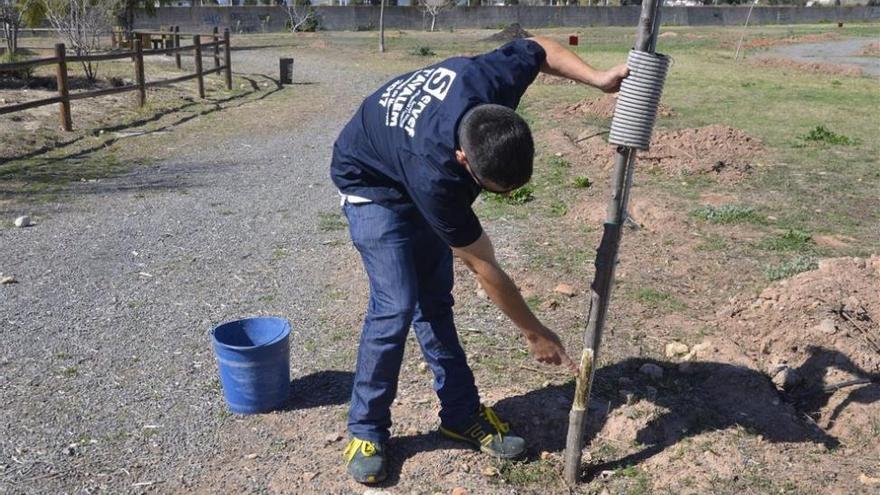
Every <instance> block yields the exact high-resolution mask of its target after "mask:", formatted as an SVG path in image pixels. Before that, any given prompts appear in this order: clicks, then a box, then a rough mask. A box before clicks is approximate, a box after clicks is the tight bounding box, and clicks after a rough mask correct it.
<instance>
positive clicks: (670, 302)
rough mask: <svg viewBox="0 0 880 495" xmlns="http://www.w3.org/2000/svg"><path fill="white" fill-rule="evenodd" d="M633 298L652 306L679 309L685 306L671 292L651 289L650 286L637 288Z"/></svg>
mask: <svg viewBox="0 0 880 495" xmlns="http://www.w3.org/2000/svg"><path fill="white" fill-rule="evenodd" d="M635 298H636V300H638V301H639V302H640V303H642V304H644V305H646V306H650V307H652V308H659V309H669V310H681V309H684V308H686V307H687V306H686V305H685V304H684V303H683V302H681V301H680V300H678V299H677V298H676V297H675V296H673V295H672V294H669V293H667V292H663V291H659V290H657V289H652V288H650V287H643V288H640V289H637V290H636V292H635Z"/></svg>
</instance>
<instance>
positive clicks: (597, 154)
mask: <svg viewBox="0 0 880 495" xmlns="http://www.w3.org/2000/svg"><path fill="white" fill-rule="evenodd" d="M605 135H606V134H605V132H604V131H601V130H599V129H597V128H588V129H586V130H584V131H583V132H581V133H580V134H579V135H577V136H573V135H571V134H568V135H567V136H568V138H569V141H570V142H571V143H574V144H576V145H577V146H578V148H579V149H580V151H581V154H580V156H581V157H582V159H583V160H586V161H587V162H588V163H591V164H599V165H600V166H601V167H602V168H608V167H610V166H611V164H612V158H613V154H614V148H613V146H610V145H609V144H608V143H607V142H606V141H605V139H604V136H605ZM557 141H558V139H557ZM763 149H764V148H763V145H762V144H761V142H760V140H758V139H757V138H754V137H752V136H749V135H748V134H746V133H745V132H743V131H740V130H738V129H734V128H732V127H728V126H723V125H718V124H713V125H710V126H706V127H699V128H692V129H682V130H676V131H655V132H654V137H653V139H652V140H651V148H650V149H649V150H647V151H643V152H640V153H639V154H638V160H639V163H640V164H641V165H640V166H648V167H654V168H659V169H660V170H662V171H664V172H666V173H669V174H679V175H697V174H709V175H713V176H716V177H718V178H721V179H724V180H728V181H736V180H740V179H742V178H744V177H746V176H747V175H748V174H749V173H751V171H752V169H753V168H754V167H755V166H756V164H757V160H758V159H759V158H760V157H761V155H762V154H763Z"/></svg>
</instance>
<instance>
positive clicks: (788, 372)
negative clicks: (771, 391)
mask: <svg viewBox="0 0 880 495" xmlns="http://www.w3.org/2000/svg"><path fill="white" fill-rule="evenodd" d="M800 382H801V376H800V375H799V374H798V372H797V371H795V370H793V369H791V368H789V367H788V366H786V367H784V368H783V369H782V370H780V371H779V372H778V373H776V374H775V375H773V384H774V385H776V388H778V389H780V390H791V389H793V388H794V387H796V386H797V385H798V384H799V383H800Z"/></svg>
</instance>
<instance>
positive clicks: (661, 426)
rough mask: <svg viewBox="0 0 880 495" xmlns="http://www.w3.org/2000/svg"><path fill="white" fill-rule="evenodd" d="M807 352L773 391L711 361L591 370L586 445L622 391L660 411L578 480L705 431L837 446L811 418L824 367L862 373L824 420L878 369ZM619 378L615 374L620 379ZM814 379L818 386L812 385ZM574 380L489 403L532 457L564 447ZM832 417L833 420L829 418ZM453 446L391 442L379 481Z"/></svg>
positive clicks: (877, 394) (819, 403)
mask: <svg viewBox="0 0 880 495" xmlns="http://www.w3.org/2000/svg"><path fill="white" fill-rule="evenodd" d="M810 353H811V354H810V358H809V359H808V360H807V362H806V363H805V364H804V365H803V366H802V367H800V368H798V369H797V370H796V371H797V372H798V373H799V374H800V375H801V377H803V381H802V383H803V385H801V386H799V387H795V388H794V389H792V390H791V391H790V392H789V393H780V392H778V391H777V390H776V388H775V387H774V385H773V384H772V383H771V381H770V378H769V377H768V376H767V375H765V374H764V373H761V372H759V371H756V370H753V369H750V368H745V367H742V366H736V365H732V364H728V363H719V362H705V361H703V362H691V363H689V364H687V365H686V366H685V367H682V368H679V367H678V363H672V362H666V361H658V360H654V359H643V358H631V359H626V360H624V361H621V362H619V363H615V364H612V365H609V366H605V367H603V368H600V369H599V370H597V371H596V376H595V380H594V383H593V394H592V397H591V400H590V410H589V421H588V424H587V427H586V432H585V441H586V443H587V444H589V442H590V441H592V440H593V439H594V437H595V435H596V434H597V432H599V431H600V430H601V429H602V427H603V426H604V425H605V423H606V421H607V420H608V418H609V416H610V415H611V413H612V411H614V410H615V409H617V408H619V407H621V406H623V405H625V404H626V402H627V398H626V397H624V396H623V394H622V393H621V392H622V390H624V389H625V390H626V391H628V394H631V396H630V397H629V398H628V399H629V401H630V402H635V401H638V400H647V401H649V402H651V403H653V404H655V405H657V406H660V407H661V408H662V409H663V410H664V412H662V413H660V414H659V415H658V416H656V417H654V418H653V419H651V420H649V421H648V422H647V424H646V425H645V426H644V427H643V428H642V429H640V430H639V431H638V432H637V434H636V441H637V442H638V443H639V444H641V445H642V446H643V448H642V449H641V450H640V451H638V452H635V453H632V454H629V455H626V456H624V457H621V458H619V459H613V460H605V461H603V462H601V463H599V464H594V465H591V466H589V468H588V469H587V470H586V472H584V473H583V474H584V475H585V476H584V477H585V479H586V480H590V479H592V478H593V477H594V476H595V475H597V474H598V473H601V472H602V471H604V470H614V469H619V468H623V467H626V466H630V465H634V464H638V463H640V462H642V461H645V460H646V459H649V458H650V457H652V456H654V455H656V454H658V453H660V452H662V451H663V450H664V449H666V448H668V447H670V446H672V445H674V444H676V443H677V442H679V441H681V440H682V439H684V438H686V437H690V436H694V435H698V434H700V433H702V432H706V431H715V430H725V429H728V428H732V427H736V426H739V427H743V428H746V429H747V430H748V431H751V432H754V433H755V434H760V435H762V436H763V437H764V439H765V440H767V441H770V442H811V443H817V444H824V445H826V446H827V447H829V448H834V447H836V446H837V445H839V443H840V442H839V441H838V439H837V438H835V437H834V436H832V435H830V434H828V433H827V432H825V431H823V430H822V429H821V428H820V427H819V426H818V425H817V424H816V423H815V421H813V420H812V417H813V416H815V415H817V413H818V412H819V411H820V410H821V409H822V408H823V407H824V406H825V405H827V403H828V400H829V398H830V397H831V395H832V394H833V393H834V392H835V390H826V389H823V388H822V386H821V383H822V377H823V376H824V374H825V371H826V370H827V369H828V368H829V367H837V368H840V369H841V370H844V371H847V372H849V373H851V374H853V375H856V376H858V377H861V378H863V382H864V383H860V384H858V386H853V387H852V388H848V389H846V390H845V391H846V392H847V393H848V396H847V398H846V399H845V400H844V401H843V402H842V403H841V404H840V405H839V406H837V407H836V410H835V411H834V412H833V415H832V418H836V417H837V416H838V415H839V414H840V412H841V411H842V410H843V409H844V408H845V407H846V406H847V405H848V404H850V403H852V402H861V403H873V402H876V401H877V400H880V374H871V373H868V372H865V371H864V370H861V369H860V368H859V367H858V366H856V365H855V364H854V363H852V361H851V360H849V359H848V358H847V357H846V356H843V355H842V354H841V353H839V352H838V351H834V350H829V349H824V348H820V347H813V348H810ZM646 363H651V364H654V365H657V366H660V367H662V368H663V370H664V373H663V377H662V378H660V379H652V378H649V377H648V376H645V375H643V374H641V373H639V368H640V367H641V366H642V365H644V364H646ZM621 379H622V380H621ZM813 384H820V385H813ZM573 394H574V384H573V382H572V383H568V384H566V385H558V386H549V387H545V388H541V389H539V390H534V391H531V392H528V393H526V394H523V395H520V396H516V397H510V398H507V399H503V400H501V401H499V402H498V403H497V404H495V406H494V408H495V410H496V411H497V412H498V413H499V415H500V416H501V417H502V418H504V419H505V421H509V422H510V423H511V424H512V425H513V427H514V429H515V431H516V433H517V434H519V435H521V436H523V437H525V438H526V440H527V441H528V443H529V449H528V452H527V454H526V459H529V460H534V459H536V458H537V457H538V456H539V455H540V453H541V452H542V451H548V452H560V451H562V450H564V449H565V436H566V432H567V427H568V412H569V409H570V407H571V401H572V397H573ZM832 421H833V419H832ZM450 448H461V446H460V444H457V443H455V442H451V441H449V440H445V439H443V438H442V437H441V436H440V435H439V434H437V433H436V432H433V433H429V434H420V435H415V436H404V437H397V438H393V439H392V440H391V449H390V450H391V456H390V459H389V461H390V472H389V479H388V480H387V481H386V482H385V483H384V485H385V486H393V485H395V484H396V483H397V480H398V478H399V472H400V468H401V466H402V465H403V463H404V462H405V461H406V459H408V458H409V457H411V456H414V455H415V454H417V453H419V452H423V451H428V450H435V449H450Z"/></svg>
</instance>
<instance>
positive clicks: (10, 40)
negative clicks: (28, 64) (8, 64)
mask: <svg viewBox="0 0 880 495" xmlns="http://www.w3.org/2000/svg"><path fill="white" fill-rule="evenodd" d="M42 17H43V4H42V2H39V1H38V0H0V24H2V25H3V38H4V39H5V40H6V56H7V58H9V60H13V59H14V58H15V52H16V51H18V31H19V30H20V29H21V28H22V27H24V26H27V25H30V26H32V25H35V24H37V23H39V22H40V19H42Z"/></svg>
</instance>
